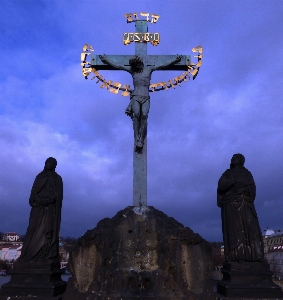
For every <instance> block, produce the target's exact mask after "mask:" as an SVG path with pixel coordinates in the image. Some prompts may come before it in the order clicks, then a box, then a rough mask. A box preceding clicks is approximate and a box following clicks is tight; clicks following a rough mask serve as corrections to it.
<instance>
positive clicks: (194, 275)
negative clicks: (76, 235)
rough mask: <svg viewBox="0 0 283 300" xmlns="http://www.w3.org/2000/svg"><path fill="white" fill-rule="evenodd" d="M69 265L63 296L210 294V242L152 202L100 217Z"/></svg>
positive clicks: (184, 299)
mask: <svg viewBox="0 0 283 300" xmlns="http://www.w3.org/2000/svg"><path fill="white" fill-rule="evenodd" d="M68 269H69V271H70V272H71V274H72V277H71V278H69V280H68V286H67V290H66V292H65V294H64V296H63V300H86V299H88V300H121V299H122V300H215V295H214V292H213V279H212V272H213V260H212V255H211V248H210V246H209V244H208V243H207V242H206V241H205V240H204V239H202V238H201V237H200V236H199V235H198V234H196V233H194V232H193V231H192V230H191V229H189V228H187V227H184V226H183V225H182V224H181V223H179V222H177V221H176V220H174V219H173V218H170V217H168V216H167V215H165V214H164V213H162V212H161V211H159V210H157V209H155V208H154V207H152V206H142V207H137V206H128V207H126V208H125V209H123V210H121V211H119V212H118V213H117V214H116V215H115V216H114V217H113V218H112V219H108V218H107V219H103V220H101V221H100V222H99V223H98V224H97V226H96V228H94V229H92V230H89V231H87V232H86V234H85V235H84V236H82V237H81V238H80V239H79V240H78V243H77V245H76V246H75V247H74V248H73V250H72V252H71V255H70V259H69V264H68Z"/></svg>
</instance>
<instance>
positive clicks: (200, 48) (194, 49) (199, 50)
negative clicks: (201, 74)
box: [192, 46, 203, 53]
mask: <svg viewBox="0 0 283 300" xmlns="http://www.w3.org/2000/svg"><path fill="white" fill-rule="evenodd" d="M192 51H193V52H199V53H202V52H203V49H202V46H197V47H194V48H193V49H192Z"/></svg>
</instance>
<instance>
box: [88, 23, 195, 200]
mask: <svg viewBox="0 0 283 300" xmlns="http://www.w3.org/2000/svg"><path fill="white" fill-rule="evenodd" d="M134 22H135V27H136V32H135V33H134V34H127V33H125V34H124V37H125V36H126V35H128V38H129V35H131V37H130V38H132V41H134V42H135V55H134V56H133V55H107V56H106V55H94V54H93V55H91V63H90V65H91V68H95V69H96V70H124V71H128V72H129V73H130V74H131V75H132V77H133V84H134V90H133V91H130V97H131V101H130V104H129V105H128V107H127V109H126V114H127V115H129V116H130V117H131V118H132V119H133V127H134V136H135V146H134V159H133V171H134V172H133V205H134V206H146V205H147V137H146V135H147V117H148V112H149V101H150V97H149V91H150V90H149V86H150V79H151V74H152V72H153V71H156V70H162V71H164V70H184V71H187V70H188V65H189V64H190V56H189V55H187V56H186V55H147V42H148V41H150V40H149V39H150V38H152V37H153V36H154V37H156V35H158V34H149V33H147V32H148V25H147V24H148V20H135V21H134ZM124 43H125V41H124Z"/></svg>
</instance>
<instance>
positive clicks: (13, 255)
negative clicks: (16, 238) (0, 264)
mask: <svg viewBox="0 0 283 300" xmlns="http://www.w3.org/2000/svg"><path fill="white" fill-rule="evenodd" d="M21 250H22V245H20V246H19V245H14V246H13V245H12V246H10V245H7V246H0V259H1V260H4V261H8V262H13V261H15V260H16V259H18V258H19V257H20V255H21Z"/></svg>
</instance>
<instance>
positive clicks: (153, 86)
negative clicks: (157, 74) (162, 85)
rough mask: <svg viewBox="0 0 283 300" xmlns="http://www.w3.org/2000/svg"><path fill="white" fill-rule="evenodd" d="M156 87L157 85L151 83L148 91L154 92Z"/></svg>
mask: <svg viewBox="0 0 283 300" xmlns="http://www.w3.org/2000/svg"><path fill="white" fill-rule="evenodd" d="M156 87H157V83H153V84H151V85H150V86H149V88H150V89H152V91H153V92H154V90H155V88H156Z"/></svg>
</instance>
